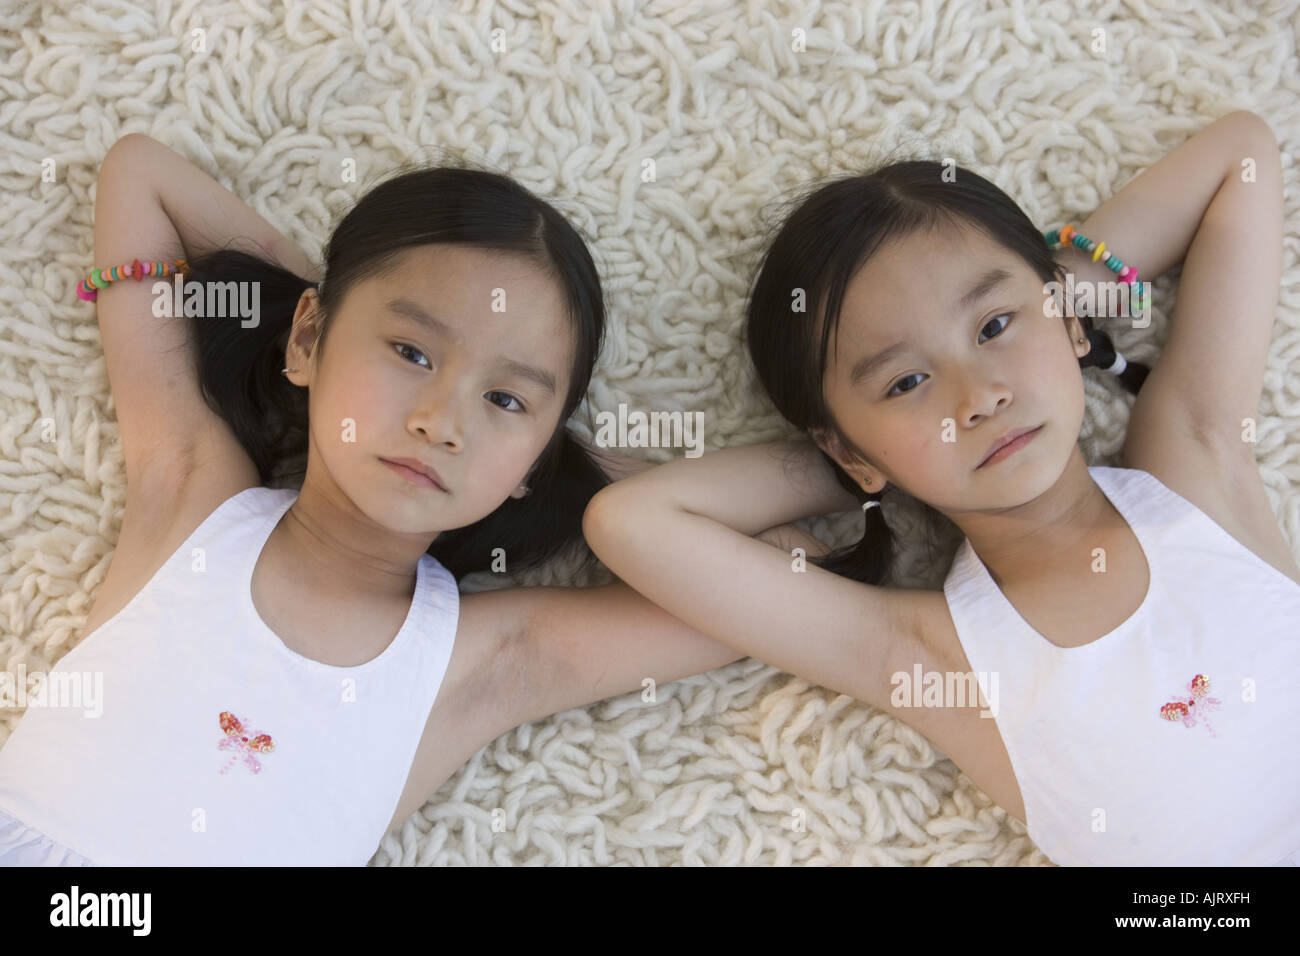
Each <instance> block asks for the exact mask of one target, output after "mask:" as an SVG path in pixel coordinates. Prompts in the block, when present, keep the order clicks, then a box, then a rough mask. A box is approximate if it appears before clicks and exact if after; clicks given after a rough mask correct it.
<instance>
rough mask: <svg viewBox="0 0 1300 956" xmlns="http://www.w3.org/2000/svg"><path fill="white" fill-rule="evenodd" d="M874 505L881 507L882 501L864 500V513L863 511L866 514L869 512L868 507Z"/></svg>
mask: <svg viewBox="0 0 1300 956" xmlns="http://www.w3.org/2000/svg"><path fill="white" fill-rule="evenodd" d="M872 507H875V508H879V507H880V502H879V501H865V502H863V503H862V513H863V514H866V513H867V509H868V508H872Z"/></svg>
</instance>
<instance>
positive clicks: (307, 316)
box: [284, 288, 320, 385]
mask: <svg viewBox="0 0 1300 956" xmlns="http://www.w3.org/2000/svg"><path fill="white" fill-rule="evenodd" d="M319 334H320V298H319V297H318V296H317V294H316V290H315V289H314V288H309V289H304V290H303V293H302V295H301V296H299V297H298V307H297V308H296V309H294V312H293V326H292V327H291V329H290V332H289V342H288V345H287V347H286V348H285V351H284V359H285V361H284V367H285V368H291V369H295V370H296V371H293V372H287V373H285V376H286V377H287V378H288V379H289V381H291V382H293V383H294V384H295V385H306V384H308V382H309V380H310V379H311V375H310V374H309V372H308V368H309V366H310V364H311V360H312V356H313V355H314V354H315V351H316V339H317V337H318V336H319Z"/></svg>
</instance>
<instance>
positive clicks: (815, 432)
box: [809, 428, 883, 494]
mask: <svg viewBox="0 0 1300 956" xmlns="http://www.w3.org/2000/svg"><path fill="white" fill-rule="evenodd" d="M809 435H810V436H811V437H812V440H813V441H814V442H815V443H816V444H817V447H818V448H820V449H821V450H822V451H824V452H825V453H826V454H828V455H830V456H831V458H833V459H834V460H835V463H836V464H837V465H839V466H840V467H841V468H842V469H844V471H846V472H848V474H849V475H850V477H852V478H853V480H854V481H856V482H857V483H858V486H859V487H860V488H861V489H862V490H863V491H865V492H867V493H868V494H875V493H876V491H879V490H883V489H873V488H872V487H871V484H872V482H873V481H874V480H875V477H874V476H873V475H872V473H871V470H870V469H869V468H868V467H867V466H866V465H865V464H863V463H862V461H861V459H859V458H858V456H857V455H855V454H853V453H851V452H850V451H849V450H848V449H847V448H845V447H844V442H843V441H842V440H841V438H840V436H839V434H838V433H836V432H835V430H834V429H830V428H813V429H809Z"/></svg>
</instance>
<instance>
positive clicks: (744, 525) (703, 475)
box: [593, 439, 858, 537]
mask: <svg viewBox="0 0 1300 956" xmlns="http://www.w3.org/2000/svg"><path fill="white" fill-rule="evenodd" d="M596 497H597V498H602V497H603V498H605V499H606V503H609V501H610V500H612V498H614V497H617V498H621V499H624V501H625V504H624V505H623V507H625V508H627V509H630V513H639V514H645V515H652V514H653V512H654V511H656V510H657V509H660V508H663V507H671V508H676V509H680V510H682V511H687V512H690V513H692V514H697V515H703V516H705V517H708V518H712V519H713V520H715V521H717V522H719V523H721V524H724V525H726V526H727V527H729V528H732V529H734V530H736V531H739V532H741V533H742V534H745V535H749V536H751V537H753V536H756V535H758V534H759V533H760V532H763V531H766V530H768V529H771V528H774V527H776V526H778V525H784V524H788V523H790V522H792V521H797V520H798V519H800V518H806V517H809V516H810V515H820V514H834V513H835V512H839V511H848V510H850V509H852V508H855V507H857V504H858V502H857V499H856V498H855V497H854V496H853V495H852V494H850V493H849V492H848V491H846V490H845V489H844V488H842V487H841V486H840V484H839V483H838V482H837V481H836V480H835V476H834V472H833V471H832V469H831V466H830V465H829V464H828V463H827V462H826V460H825V459H824V458H823V456H822V454H821V453H820V452H819V451H818V450H817V447H816V446H815V445H814V444H813V443H812V442H811V441H809V440H807V439H793V440H790V441H783V442H772V443H768V444H763V445H750V446H748V447H743V448H727V449H723V450H721V451H711V452H707V453H705V454H704V455H702V456H701V457H699V458H682V459H678V460H676V461H670V462H668V463H667V464H663V465H659V466H657V467H654V468H649V469H647V470H645V471H642V472H640V473H638V474H635V475H630V476H629V477H626V478H624V479H622V480H621V481H618V482H615V483H614V484H612V485H610V486H608V487H607V488H605V489H603V490H602V491H600V492H599V493H598V494H597V495H596ZM594 500H595V499H593V501H594Z"/></svg>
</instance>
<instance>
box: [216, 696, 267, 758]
mask: <svg viewBox="0 0 1300 956" xmlns="http://www.w3.org/2000/svg"><path fill="white" fill-rule="evenodd" d="M219 719H220V721H221V729H222V730H223V731H224V732H225V736H224V737H222V738H221V740H220V742H219V743H218V744H217V749H218V750H233V751H234V753H233V754H231V756H230V759H229V760H227V761H226V765H225V766H224V767H222V768H221V773H225V772H226V771H227V770H229V769H230V768H231V767H233V766H234V765H235V761H236V760H238V759H239V758H240V757H241V756H242V757H243V758H244V766H245V767H247V768H248V769H249V770H251V771H253V773H261V772H262V764H261V762H260V761H259V760H258V759H257V754H269V753H271V752H273V751H274V750H275V741H274V740H272V739H271V735H270V734H264V733H262V732H261V731H260V730H248V729H247V724H246V723H245V722H243V721H240V719H239V718H238V717H236V716H235V715H234V714H232V713H231V712H230V711H228V710H223V711H222V712H221V716H220V718H219Z"/></svg>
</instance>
